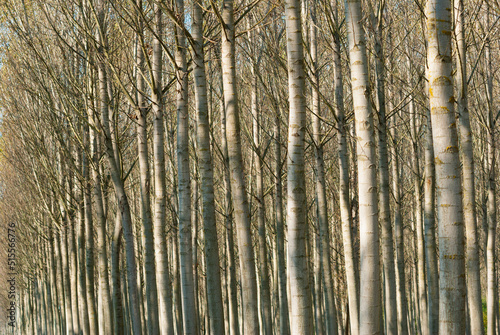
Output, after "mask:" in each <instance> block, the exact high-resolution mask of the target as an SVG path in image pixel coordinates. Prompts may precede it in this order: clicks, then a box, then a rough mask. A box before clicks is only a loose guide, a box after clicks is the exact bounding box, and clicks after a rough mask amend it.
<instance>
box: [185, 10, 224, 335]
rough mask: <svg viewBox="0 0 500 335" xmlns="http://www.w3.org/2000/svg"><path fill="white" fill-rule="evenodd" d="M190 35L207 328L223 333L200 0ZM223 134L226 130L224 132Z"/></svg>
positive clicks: (194, 12) (213, 331)
mask: <svg viewBox="0 0 500 335" xmlns="http://www.w3.org/2000/svg"><path fill="white" fill-rule="evenodd" d="M192 18H193V22H192V36H193V40H194V44H193V51H194V52H193V62H194V66H193V75H194V83H195V85H194V92H195V100H196V101H195V103H196V112H197V114H196V125H197V142H196V143H197V153H198V165H199V173H200V181H201V185H200V189H201V197H202V219H203V227H204V236H205V263H206V264H207V267H206V271H207V280H206V283H207V290H208V291H209V293H208V294H207V298H208V304H209V310H210V314H209V316H210V327H211V329H210V331H211V333H212V334H222V333H224V313H223V305H222V291H221V288H222V286H221V275H220V266H219V264H220V263H219V244H218V240H217V227H216V222H215V200H214V177H213V164H212V155H211V146H210V121H209V119H208V102H207V78H206V73H205V53H204V49H203V43H204V41H203V10H202V7H201V3H200V0H197V1H195V2H194V3H193V15H192ZM224 136H225V134H224Z"/></svg>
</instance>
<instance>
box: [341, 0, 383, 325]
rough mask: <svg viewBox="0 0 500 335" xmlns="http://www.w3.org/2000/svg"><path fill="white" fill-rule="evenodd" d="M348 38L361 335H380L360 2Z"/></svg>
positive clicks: (350, 11)
mask: <svg viewBox="0 0 500 335" xmlns="http://www.w3.org/2000/svg"><path fill="white" fill-rule="evenodd" d="M346 19H347V27H348V30H347V35H348V40H349V55H350V62H351V83H352V92H353V104H354V112H355V123H356V136H357V146H356V152H357V162H358V196H359V225H360V245H361V249H360V255H361V258H360V262H361V263H360V278H361V280H360V292H363V293H362V294H361V297H360V302H359V304H360V314H359V327H360V328H359V329H360V330H359V331H360V334H379V333H380V331H381V329H380V316H381V313H380V312H381V299H380V268H379V237H378V204H377V176H376V169H375V168H374V167H375V166H376V157H375V150H374V147H375V143H374V133H373V115H372V108H371V104H370V87H369V82H368V61H367V58H366V45H365V38H364V31H363V28H362V26H361V19H362V12H361V2H360V1H359V0H346Z"/></svg>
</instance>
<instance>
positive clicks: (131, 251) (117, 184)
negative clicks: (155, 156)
mask: <svg viewBox="0 0 500 335" xmlns="http://www.w3.org/2000/svg"><path fill="white" fill-rule="evenodd" d="M104 12H105V3H104V1H103V0H100V1H99V3H98V7H97V20H98V25H99V33H98V34H97V41H98V43H99V46H100V48H99V50H98V52H99V54H98V59H99V62H98V72H99V92H98V93H99V102H100V112H101V124H102V128H103V132H104V139H105V144H106V155H107V158H108V161H109V165H110V170H111V178H112V180H113V185H114V188H115V193H116V198H117V200H118V207H119V208H120V212H121V216H122V227H123V232H124V237H125V243H126V246H125V250H126V257H127V279H128V290H129V298H130V305H131V308H132V312H131V318H132V324H133V332H134V334H142V323H141V314H140V308H139V292H138V290H137V266H136V260H135V247H134V235H133V231H132V216H131V213H130V206H129V202H128V197H127V194H126V192H125V185H124V180H123V179H122V176H121V171H120V168H119V166H118V163H119V162H118V161H117V160H116V158H115V157H116V155H117V152H116V147H114V146H113V142H115V141H114V140H113V138H112V133H111V128H110V120H109V109H108V108H109V106H108V87H107V86H108V79H107V74H106V65H105V63H104V58H105V53H104V48H105V47H106V41H105V37H106V29H105V23H104ZM113 135H114V136H115V135H116V134H113ZM87 285H88V283H87Z"/></svg>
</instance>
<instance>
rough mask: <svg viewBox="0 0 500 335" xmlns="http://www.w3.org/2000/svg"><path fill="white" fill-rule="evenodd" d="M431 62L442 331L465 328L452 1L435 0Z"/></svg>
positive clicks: (430, 8)
mask: <svg viewBox="0 0 500 335" xmlns="http://www.w3.org/2000/svg"><path fill="white" fill-rule="evenodd" d="M426 15H427V40H428V49H427V63H428V64H429V70H428V80H429V99H430V108H431V123H432V138H433V142H434V156H435V158H434V161H435V164H436V190H437V192H436V195H437V209H438V210H437V220H438V225H439V288H440V291H439V333H440V334H459V333H463V332H464V331H465V319H466V317H465V263H464V256H465V255H464V243H463V240H464V225H463V207H462V186H461V179H462V178H461V169H460V159H459V153H458V138H457V129H456V123H455V122H456V120H455V114H454V103H453V102H454V99H453V81H452V79H453V78H452V77H451V75H452V58H451V35H452V31H451V2H450V1H449V0H429V1H428V3H427V8H426Z"/></svg>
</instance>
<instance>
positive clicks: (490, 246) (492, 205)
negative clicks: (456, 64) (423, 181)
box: [485, 5, 498, 335]
mask: <svg viewBox="0 0 500 335" xmlns="http://www.w3.org/2000/svg"><path fill="white" fill-rule="evenodd" d="M489 18H490V7H489V5H488V11H487V17H486V20H487V25H486V26H487V27H488V28H489V27H490V20H489ZM485 57H486V78H487V79H486V95H487V106H488V110H487V118H486V119H487V123H488V125H487V126H488V132H487V142H488V168H489V170H488V242H487V245H486V269H487V275H486V276H487V278H486V282H487V297H486V305H487V323H488V324H487V329H488V335H496V333H497V332H496V328H497V322H496V319H497V314H498V300H497V299H498V298H497V290H498V288H497V285H496V273H495V272H496V259H495V251H496V250H495V249H496V229H497V227H496V226H497V210H496V206H497V205H496V187H495V165H496V144H495V123H496V118H495V114H494V110H493V108H494V106H495V105H494V102H493V71H492V55H491V41H490V40H489V37H488V40H487V41H486V53H485Z"/></svg>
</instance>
